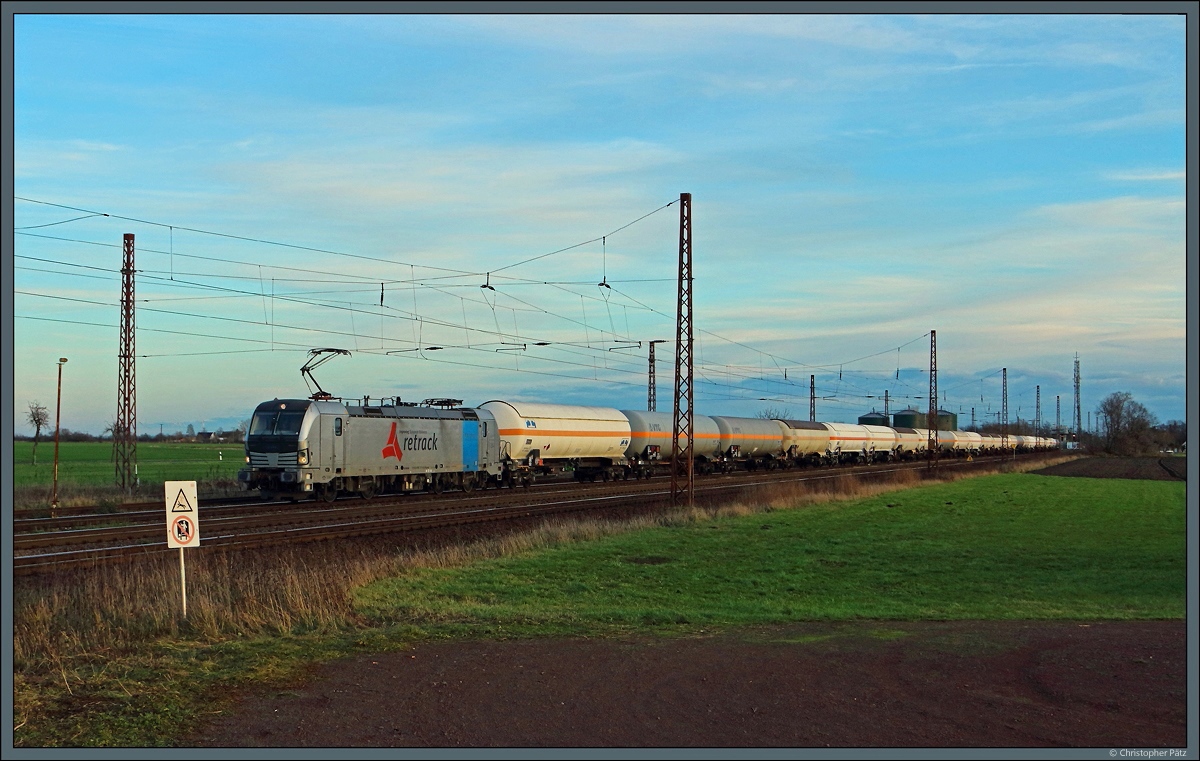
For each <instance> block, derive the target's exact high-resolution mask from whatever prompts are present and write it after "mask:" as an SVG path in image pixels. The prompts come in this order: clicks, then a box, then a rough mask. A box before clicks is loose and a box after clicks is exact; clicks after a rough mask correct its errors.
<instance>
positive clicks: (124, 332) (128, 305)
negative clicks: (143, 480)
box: [113, 233, 137, 492]
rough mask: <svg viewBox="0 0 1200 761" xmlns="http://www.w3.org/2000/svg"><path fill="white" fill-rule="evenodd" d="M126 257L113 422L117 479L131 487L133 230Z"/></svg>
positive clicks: (134, 426)
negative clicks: (115, 418)
mask: <svg viewBox="0 0 1200 761" xmlns="http://www.w3.org/2000/svg"><path fill="white" fill-rule="evenodd" d="M124 252H125V261H124V264H123V265H122V267H121V350H120V354H119V355H118V360H119V368H118V371H117V421H116V424H115V425H114V426H113V446H114V447H115V449H116V452H115V455H116V458H115V459H116V461H117V465H116V470H117V473H116V483H117V486H118V487H120V488H121V489H124V490H125V491H126V492H130V491H132V490H133V487H134V481H135V479H136V474H137V389H136V377H137V373H136V367H135V361H136V354H135V348H134V344H135V338H136V332H135V327H134V280H133V275H134V268H133V233H125V246H124Z"/></svg>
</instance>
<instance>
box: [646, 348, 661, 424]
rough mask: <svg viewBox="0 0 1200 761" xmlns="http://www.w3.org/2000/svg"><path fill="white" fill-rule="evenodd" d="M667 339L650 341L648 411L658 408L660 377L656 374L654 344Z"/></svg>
mask: <svg viewBox="0 0 1200 761" xmlns="http://www.w3.org/2000/svg"><path fill="white" fill-rule="evenodd" d="M662 343H666V341H661V340H656V341H651V342H650V371H649V380H648V381H647V383H646V412H655V411H656V410H657V408H658V379H657V378H656V377H655V376H654V344H662Z"/></svg>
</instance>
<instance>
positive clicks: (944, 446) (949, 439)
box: [937, 431, 960, 455]
mask: <svg viewBox="0 0 1200 761" xmlns="http://www.w3.org/2000/svg"><path fill="white" fill-rule="evenodd" d="M937 442H938V452H940V453H941V454H947V455H953V454H957V453H958V451H959V449H960V446H959V438H958V431H937Z"/></svg>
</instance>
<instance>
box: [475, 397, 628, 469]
mask: <svg viewBox="0 0 1200 761" xmlns="http://www.w3.org/2000/svg"><path fill="white" fill-rule="evenodd" d="M479 409H480V410H487V411H488V412H490V413H491V414H492V415H493V416H494V417H495V419H496V425H497V427H498V428H499V431H500V457H501V460H502V461H503V462H504V467H505V473H506V476H505V480H506V481H512V480H514V479H515V480H520V481H521V482H522V483H523V484H525V485H528V484H529V483H531V482H532V480H533V476H534V474H537V473H542V474H547V473H550V472H551V471H552V470H554V469H555V468H559V469H562V470H573V471H574V472H575V478H576V480H584V479H587V480H590V481H594V480H596V478H597V477H600V478H603V479H604V480H608V479H609V478H611V477H613V476H615V475H626V476H627V471H624V468H623V465H624V459H625V451H626V449H627V448H628V447H629V439H630V436H629V433H630V427H629V420H628V419H627V418H626V417H625V415H623V414H621V411H620V410H616V409H613V408H611V407H581V406H573V405H566V404H538V403H533V402H508V401H503V400H498V399H497V400H492V401H489V402H484V403H483V404H481V405H479Z"/></svg>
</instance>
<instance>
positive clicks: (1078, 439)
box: [1075, 352, 1083, 446]
mask: <svg viewBox="0 0 1200 761" xmlns="http://www.w3.org/2000/svg"><path fill="white" fill-rule="evenodd" d="M1082 445H1083V415H1082V414H1080V411H1079V352H1075V446H1082Z"/></svg>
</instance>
